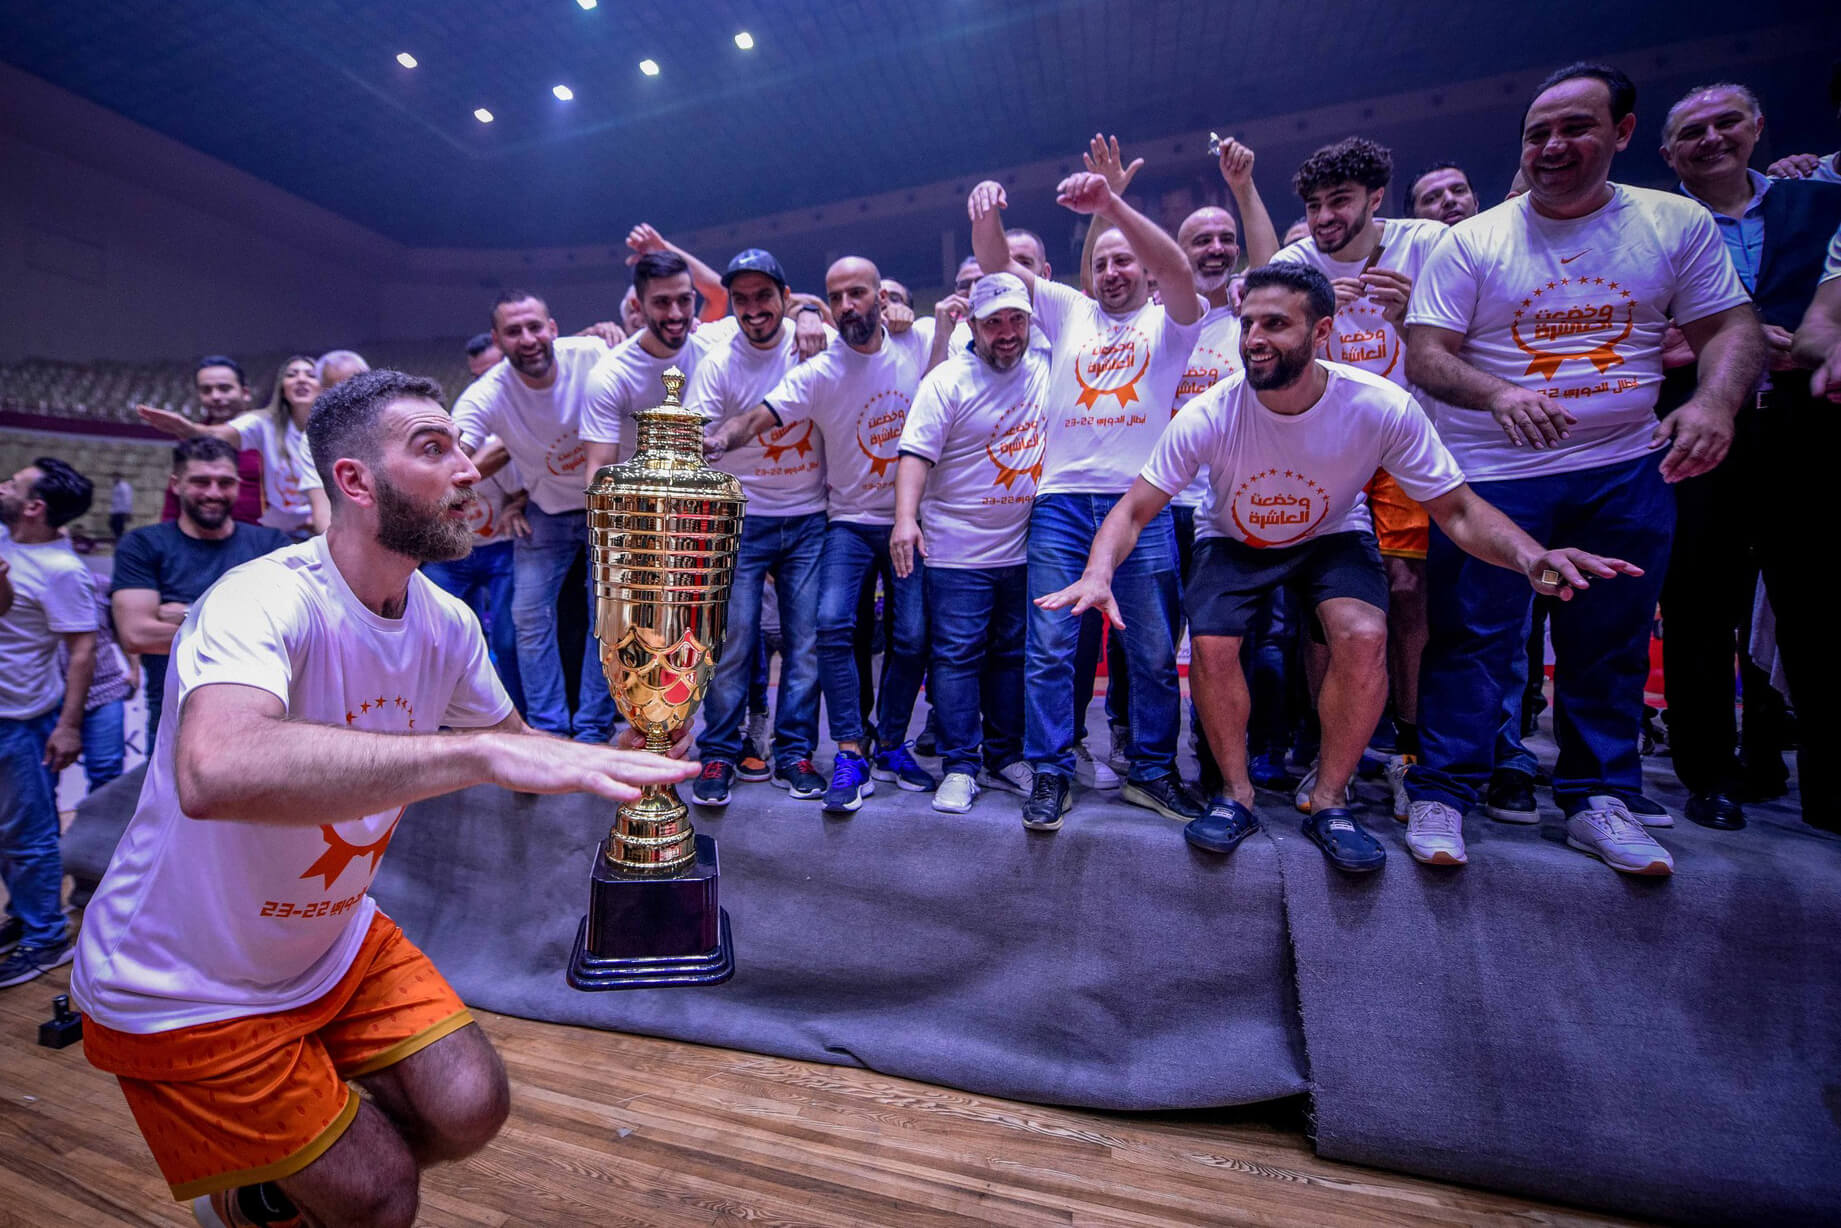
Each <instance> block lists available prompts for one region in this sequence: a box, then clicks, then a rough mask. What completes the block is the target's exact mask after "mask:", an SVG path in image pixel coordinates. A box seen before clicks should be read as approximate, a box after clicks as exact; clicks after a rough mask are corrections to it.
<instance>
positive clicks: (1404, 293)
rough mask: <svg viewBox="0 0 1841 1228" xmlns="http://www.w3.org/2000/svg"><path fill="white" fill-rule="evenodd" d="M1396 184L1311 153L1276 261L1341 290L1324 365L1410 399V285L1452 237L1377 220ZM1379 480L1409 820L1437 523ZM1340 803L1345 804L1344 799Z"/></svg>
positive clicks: (1348, 156) (1363, 157) (1326, 151)
mask: <svg viewBox="0 0 1841 1228" xmlns="http://www.w3.org/2000/svg"><path fill="white" fill-rule="evenodd" d="M1392 177H1393V154H1392V152H1391V151H1389V150H1388V149H1386V148H1384V147H1383V146H1380V145H1377V144H1375V143H1374V142H1373V141H1369V140H1364V139H1362V138H1361V137H1350V138H1348V139H1347V140H1343V141H1338V142H1336V143H1335V144H1334V145H1326V146H1325V147H1323V148H1322V149H1319V150H1318V151H1317V152H1316V153H1313V154H1312V155H1311V156H1310V157H1308V158H1306V159H1305V160H1304V162H1303V164H1302V165H1300V166H1299V167H1298V171H1297V174H1296V175H1294V176H1293V177H1292V186H1293V187H1294V188H1296V190H1297V193H1298V196H1299V198H1300V199H1302V200H1303V202H1304V216H1305V218H1306V219H1307V220H1308V221H1309V222H1310V234H1309V235H1308V236H1307V237H1305V238H1303V239H1300V240H1298V241H1297V242H1296V243H1292V244H1289V245H1288V246H1286V247H1285V248H1284V249H1283V250H1281V251H1280V252H1279V254H1278V255H1277V256H1275V257H1274V258H1273V259H1274V261H1275V262H1278V263H1284V262H1288V261H1289V262H1295V263H1298V264H1307V265H1310V266H1311V267H1312V268H1314V269H1316V270H1317V271H1318V272H1320V273H1322V274H1323V275H1324V276H1325V277H1327V278H1329V279H1330V285H1332V286H1334V287H1335V289H1336V321H1335V327H1334V328H1332V329H1331V330H1330V339H1329V343H1328V345H1327V347H1326V349H1325V350H1324V353H1323V357H1325V358H1328V359H1329V360H1331V361H1332V362H1343V363H1348V364H1349V365H1350V366H1355V367H1360V368H1361V369H1362V370H1364V371H1369V372H1372V373H1374V374H1375V375H1379V376H1380V377H1381V378H1383V379H1387V380H1391V381H1392V382H1393V383H1395V384H1397V385H1399V386H1400V387H1402V388H1406V389H1407V390H1408V391H1411V385H1409V384H1408V383H1407V380H1406V358H1405V355H1404V353H1403V352H1402V350H1403V346H1404V338H1403V335H1402V333H1401V332H1400V322H1401V320H1403V319H1404V318H1405V315H1406V304H1407V300H1408V298H1409V297H1410V296H1411V295H1412V291H1413V281H1414V279H1415V278H1417V277H1418V276H1419V270H1420V269H1421V268H1422V267H1423V266H1424V264H1425V261H1426V257H1427V256H1428V255H1430V254H1431V251H1432V248H1433V247H1434V246H1436V245H1437V243H1438V241H1439V240H1440V239H1442V238H1444V237H1445V229H1446V228H1445V226H1444V224H1443V223H1441V222H1431V221H1425V220H1422V219H1418V218H1385V219H1383V218H1378V217H1376V216H1375V211H1376V210H1378V209H1379V208H1380V207H1381V203H1382V201H1383V200H1385V199H1386V197H1387V185H1388V183H1389V181H1390V180H1391V179H1392ZM1373 478H1374V481H1373V484H1372V485H1371V486H1370V487H1369V491H1368V510H1369V514H1370V515H1372V516H1373V518H1374V532H1375V538H1376V540H1377V541H1378V543H1379V545H1380V550H1381V558H1382V561H1383V566H1385V567H1386V569H1387V587H1388V594H1389V598H1390V600H1389V602H1388V607H1387V665H1388V670H1387V672H1388V678H1389V680H1390V682H1391V685H1392V691H1393V704H1394V728H1395V730H1396V741H1395V749H1396V751H1397V752H1398V753H1396V754H1395V755H1394V756H1393V757H1392V758H1391V759H1390V760H1389V763H1388V778H1389V781H1390V782H1391V784H1392V786H1393V790H1394V799H1395V801H1394V808H1395V812H1396V813H1397V814H1405V813H1406V792H1405V784H1404V781H1405V777H1406V768H1407V765H1409V764H1411V763H1412V762H1414V761H1415V759H1416V758H1417V757H1418V754H1419V733H1418V722H1419V661H1420V658H1421V657H1422V656H1423V655H1424V653H1425V641H1426V607H1425V556H1426V534H1427V529H1428V526H1429V525H1430V523H1431V522H1430V520H1429V519H1428V518H1427V516H1426V512H1425V509H1424V508H1422V507H1420V506H1419V505H1418V504H1417V503H1415V502H1413V500H1411V499H1409V498H1407V497H1406V495H1404V494H1403V493H1401V490H1400V486H1399V483H1397V482H1395V481H1394V479H1393V477H1392V475H1390V474H1388V473H1386V472H1385V471H1382V472H1377V473H1375V474H1374V475H1373ZM1370 732H1372V731H1370ZM1314 784H1315V782H1314V781H1313V779H1312V778H1311V777H1310V776H1309V775H1306V776H1305V778H1304V781H1303V783H1302V784H1300V785H1299V786H1298V789H1297V793H1296V795H1295V796H1294V799H1293V800H1294V801H1295V803H1296V805H1297V807H1298V809H1299V810H1306V809H1307V807H1309V806H1310V805H1311V797H1312V795H1313V793H1314ZM1342 804H1344V805H1347V804H1348V802H1347V799H1346V798H1345V799H1344V801H1343V803H1342ZM1307 812H1308V811H1307Z"/></svg>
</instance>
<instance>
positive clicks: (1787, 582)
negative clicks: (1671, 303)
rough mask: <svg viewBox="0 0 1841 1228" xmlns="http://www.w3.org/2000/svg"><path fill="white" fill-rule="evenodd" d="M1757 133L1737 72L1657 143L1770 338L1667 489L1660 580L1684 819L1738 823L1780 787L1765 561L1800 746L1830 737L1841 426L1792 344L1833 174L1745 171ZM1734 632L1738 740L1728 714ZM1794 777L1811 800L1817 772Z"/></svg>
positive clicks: (1826, 223)
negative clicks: (1760, 377) (1758, 612)
mask: <svg viewBox="0 0 1841 1228" xmlns="http://www.w3.org/2000/svg"><path fill="white" fill-rule="evenodd" d="M1763 133H1764V116H1763V114H1762V113H1761V112H1760V110H1759V107H1758V99H1757V97H1756V96H1755V95H1753V93H1752V92H1751V91H1750V90H1749V89H1747V88H1745V87H1744V86H1743V85H1736V84H1731V83H1724V84H1720V85H1711V86H1698V87H1696V88H1695V89H1693V90H1690V91H1689V92H1688V93H1687V94H1686V95H1685V96H1683V97H1682V99H1681V100H1680V101H1679V102H1677V103H1676V104H1675V105H1674V106H1673V107H1670V108H1669V112H1668V116H1667V118H1666V119H1665V120H1663V123H1662V156H1663V158H1665V159H1666V160H1667V161H1668V163H1669V165H1670V166H1672V167H1674V168H1675V173H1676V174H1678V175H1679V176H1680V177H1681V191H1682V192H1683V193H1684V194H1686V195H1687V196H1690V197H1692V198H1693V199H1694V200H1696V201H1699V202H1700V203H1701V204H1703V205H1705V206H1706V207H1707V210H1708V212H1709V213H1711V214H1712V216H1713V221H1714V224H1715V225H1717V226H1718V227H1719V230H1720V237H1721V238H1723V239H1724V240H1725V241H1726V250H1727V252H1728V253H1729V254H1730V255H1731V256H1732V260H1733V265H1734V267H1735V268H1736V269H1737V271H1738V274H1739V280H1740V281H1741V282H1743V283H1744V284H1745V288H1746V290H1748V291H1749V292H1750V293H1751V296H1752V302H1753V303H1754V304H1755V305H1756V307H1757V309H1758V314H1759V318H1760V320H1761V321H1762V322H1763V326H1764V334H1765V340H1766V343H1767V344H1768V346H1769V348H1770V371H1769V372H1768V373H1767V374H1766V376H1765V380H1764V384H1763V386H1762V387H1761V388H1760V389H1759V390H1758V393H1757V395H1756V396H1755V397H1752V398H1748V399H1747V401H1746V404H1745V405H1744V406H1743V407H1742V408H1741V409H1740V410H1739V415H1738V419H1737V421H1736V423H1735V429H1734V434H1733V441H1732V450H1731V451H1730V452H1728V453H1727V454H1726V460H1725V462H1724V463H1722V464H1721V465H1720V467H1719V468H1718V469H1715V470H1714V471H1713V472H1712V473H1708V474H1703V475H1702V476H1700V477H1696V478H1689V479H1688V480H1687V481H1685V482H1680V483H1678V484H1677V485H1676V486H1675V514H1676V521H1675V543H1674V548H1673V550H1672V552H1671V555H1670V566H1669V572H1668V579H1667V580H1666V581H1664V583H1663V586H1662V618H1663V625H1664V627H1665V628H1666V630H1667V634H1666V635H1665V636H1664V637H1663V639H1662V651H1663V679H1664V682H1665V686H1666V691H1667V696H1668V719H1669V725H1668V731H1669V744H1670V747H1671V748H1672V750H1673V763H1674V767H1675V774H1676V775H1677V776H1678V777H1680V778H1681V783H1682V784H1684V785H1686V786H1687V788H1688V802H1687V807H1686V811H1687V816H1688V818H1690V819H1692V820H1694V821H1695V822H1698V823H1701V824H1704V825H1706V826H1709V827H1715V828H1724V829H1730V828H1735V827H1741V826H1743V825H1744V823H1745V812H1744V809H1743V807H1742V806H1741V799H1743V798H1744V797H1746V796H1747V795H1749V796H1750V797H1752V798H1753V799H1755V800H1763V799H1765V798H1768V797H1776V796H1779V795H1781V794H1782V793H1784V792H1785V791H1786V789H1787V787H1788V782H1787V774H1786V773H1785V771H1784V766H1783V756H1782V747H1783V744H1784V741H1785V738H1784V732H1785V731H1784V729H1783V705H1782V704H1781V702H1779V700H1778V697H1777V695H1776V694H1775V692H1773V691H1772V690H1771V685H1770V680H1769V677H1768V675H1767V674H1766V673H1765V672H1764V671H1763V670H1760V669H1758V668H1757V667H1756V666H1754V665H1752V664H1751V654H1750V652H1749V648H1750V631H1751V621H1752V620H1751V611H1752V599H1753V596H1754V594H1755V592H1756V589H1757V587H1758V577H1759V573H1760V571H1762V573H1763V576H1764V586H1765V591H1766V594H1767V595H1768V596H1769V597H1770V603H1771V611H1772V613H1773V614H1774V615H1775V618H1776V636H1777V644H1778V647H1779V648H1780V649H1781V651H1782V656H1783V663H1784V670H1785V673H1786V675H1787V677H1788V679H1789V684H1790V693H1791V696H1792V698H1793V699H1798V700H1800V702H1798V703H1797V707H1796V716H1797V721H1798V728H1799V732H1800V734H1801V737H1800V744H1801V745H1802V746H1803V747H1804V748H1808V749H1814V748H1819V747H1826V746H1832V745H1834V740H1833V736H1832V733H1831V730H1830V726H1829V724H1828V723H1827V722H1829V721H1830V720H1832V718H1831V717H1830V716H1829V713H1831V712H1832V711H1833V710H1834V709H1833V705H1832V704H1831V703H1829V702H1827V701H1826V700H1825V699H1823V698H1820V697H1821V696H1823V695H1824V694H1825V687H1826V684H1827V682H1828V681H1830V680H1833V679H1834V678H1835V676H1836V670H1835V665H1836V654H1835V651H1834V649H1833V647H1832V646H1831V644H1830V642H1829V636H1828V634H1827V633H1826V631H1825V630H1823V629H1822V628H1821V626H1820V622H1821V620H1822V619H1823V617H1824V613H1825V611H1826V607H1827V604H1828V603H1827V602H1826V600H1824V599H1823V597H1822V596H1821V595H1820V594H1819V593H1818V592H1817V589H1818V588H1825V587H1826V585H1824V584H1822V582H1821V581H1820V579H1819V576H1818V572H1819V570H1820V569H1816V568H1811V567H1810V566H1809V559H1811V558H1814V557H1817V556H1818V555H1819V554H1820V552H1821V550H1822V543H1821V542H1820V541H1819V540H1818V538H1820V537H1824V536H1826V534H1824V533H1822V531H1821V530H1819V529H1818V528H1817V527H1816V526H1817V525H1818V524H1820V523H1821V522H1822V521H1824V520H1825V519H1826V518H1827V517H1826V514H1825V512H1824V511H1823V510H1822V506H1821V505H1822V503H1823V502H1824V500H1823V498H1822V495H1823V493H1824V491H1825V485H1824V483H1823V481H1822V478H1823V476H1824V474H1825V470H1826V468H1827V461H1826V459H1825V457H1826V456H1828V455H1829V454H1830V452H1829V449H1827V448H1825V447H1824V446H1823V445H1822V443H1821V441H1822V440H1823V439H1824V438H1832V437H1833V435H1834V428H1833V426H1832V423H1833V421H1834V407H1833V406H1831V405H1828V404H1826V403H1824V402H1822V401H1820V400H1818V399H1817V398H1815V397H1814V396H1813V395H1811V393H1810V389H1809V370H1808V367H1807V366H1804V365H1803V364H1802V363H1799V362H1798V360H1797V359H1796V357H1795V355H1794V354H1793V353H1792V350H1791V345H1792V333H1793V332H1794V330H1795V329H1796V327H1797V323H1798V321H1800V320H1801V319H1802V317H1803V313H1804V311H1805V310H1806V309H1807V308H1808V306H1809V304H1810V302H1811V300H1812V299H1813V298H1814V297H1815V294H1816V288H1817V285H1818V284H1819V283H1820V281H1821V279H1822V264H1823V257H1824V256H1825V254H1826V252H1827V249H1828V241H1829V238H1830V237H1831V236H1832V235H1834V233H1835V230H1836V227H1837V226H1841V184H1835V183H1821V182H1816V181H1802V180H1786V181H1773V180H1770V179H1767V178H1765V177H1764V176H1763V175H1761V174H1759V173H1758V172H1757V171H1755V170H1752V169H1751V158H1752V153H1753V151H1754V150H1755V149H1756V148H1757V145H1758V140H1759V138H1760V137H1761V136H1762V135H1763ZM1692 375H1693V369H1692V367H1691V366H1683V367H1678V368H1675V369H1673V370H1671V371H1669V372H1668V374H1667V375H1666V376H1665V377H1664V381H1663V393H1662V397H1661V398H1660V399H1659V400H1658V402H1657V410H1658V412H1662V411H1664V410H1667V409H1671V408H1673V406H1674V405H1676V404H1679V403H1680V402H1682V401H1683V400H1686V399H1687V397H1688V396H1689V395H1691V394H1692V392H1693V383H1694V382H1693V378H1692ZM1799 474H1800V476H1799ZM1799 503H1800V506H1801V509H1802V510H1801V511H1797V510H1795V509H1796V508H1797V506H1798V505H1799ZM1766 504H1778V505H1780V506H1784V505H1786V504H1787V506H1786V510H1787V511H1788V512H1789V514H1788V515H1786V516H1783V517H1781V518H1773V519H1772V521H1771V522H1770V523H1768V524H1767V523H1764V522H1762V521H1760V520H1759V519H1758V518H1756V517H1752V516H1743V515H1741V516H1735V515H1733V514H1732V510H1733V509H1734V508H1737V507H1748V506H1764V505H1766ZM1812 517H1813V519H1812ZM1735 643H1736V644H1737V647H1738V649H1739V658H1740V663H1741V671H1742V673H1741V680H1742V682H1743V686H1744V703H1745V726H1744V734H1743V737H1742V738H1741V736H1740V733H1739V730H1738V728H1737V726H1736V724H1735V722H1734V719H1733V703H1732V656H1733V648H1734V645H1735ZM1817 753H1819V751H1818V752H1817ZM1805 762H1806V760H1805ZM1800 775H1801V779H1802V781H1803V789H1804V791H1805V792H1804V795H1803V796H1804V799H1805V807H1806V805H1807V802H1806V799H1807V797H1808V790H1809V788H1810V785H1811V783H1812V782H1813V781H1814V780H1815V779H1816V777H1815V776H1814V774H1813V773H1811V772H1808V771H1805V772H1802V773H1800ZM1807 814H1808V811H1807V809H1805V815H1807Z"/></svg>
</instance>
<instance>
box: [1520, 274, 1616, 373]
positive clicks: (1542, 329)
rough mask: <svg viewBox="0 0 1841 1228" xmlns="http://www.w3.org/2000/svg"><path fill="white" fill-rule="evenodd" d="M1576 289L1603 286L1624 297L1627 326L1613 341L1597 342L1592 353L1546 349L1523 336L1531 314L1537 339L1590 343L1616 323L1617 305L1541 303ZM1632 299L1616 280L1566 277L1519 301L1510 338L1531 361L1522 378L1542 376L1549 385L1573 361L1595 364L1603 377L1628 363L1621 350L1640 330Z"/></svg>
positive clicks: (1532, 325)
mask: <svg viewBox="0 0 1841 1228" xmlns="http://www.w3.org/2000/svg"><path fill="white" fill-rule="evenodd" d="M1575 285H1576V286H1580V287H1594V286H1604V287H1605V288H1606V289H1609V290H1614V291H1616V292H1617V293H1618V294H1620V295H1621V296H1622V297H1623V299H1624V304H1623V307H1624V319H1623V327H1622V329H1621V330H1619V332H1618V334H1617V335H1616V336H1615V337H1611V338H1609V339H1608V340H1603V341H1598V342H1595V343H1594V344H1593V345H1591V346H1590V348H1588V349H1584V350H1576V349H1543V348H1541V347H1540V346H1537V345H1534V344H1532V343H1530V342H1529V341H1528V340H1527V338H1525V337H1524V336H1522V325H1523V323H1524V317H1527V316H1529V315H1532V319H1531V320H1527V321H1526V322H1527V323H1528V324H1530V325H1531V331H1532V332H1533V334H1534V340H1535V341H1559V340H1563V339H1564V338H1567V337H1579V338H1582V339H1589V338H1590V337H1591V336H1592V335H1593V334H1601V333H1603V332H1605V331H1606V330H1608V329H1610V328H1612V327H1614V326H1615V325H1616V324H1617V304H1616V303H1615V302H1609V303H1578V304H1576V305H1574V306H1570V307H1562V306H1558V305H1555V306H1552V307H1548V306H1544V305H1542V304H1541V303H1540V299H1541V298H1542V297H1543V296H1544V295H1545V294H1546V293H1547V292H1548V291H1549V290H1559V289H1563V288H1565V287H1568V286H1575ZM1633 299H1634V296H1633V295H1632V294H1631V293H1630V291H1628V290H1625V289H1622V288H1621V287H1620V286H1619V285H1618V284H1617V283H1616V282H1614V281H1613V282H1607V281H1605V279H1604V278H1602V277H1579V278H1571V277H1562V278H1560V279H1559V280H1558V281H1550V282H1548V283H1547V284H1546V285H1545V286H1541V287H1539V288H1537V289H1536V290H1535V291H1534V292H1533V293H1532V294H1530V295H1529V296H1528V297H1527V298H1525V299H1523V300H1521V307H1520V308H1519V309H1517V310H1516V312H1515V319H1514V320H1513V321H1512V322H1511V323H1510V324H1509V336H1510V337H1511V338H1512V339H1513V340H1514V342H1515V346H1516V348H1517V349H1519V350H1520V351H1521V352H1522V353H1524V354H1527V355H1528V356H1529V357H1530V358H1531V359H1532V360H1533V361H1531V362H1530V363H1529V364H1528V369H1527V371H1526V372H1524V374H1527V375H1538V376H1540V377H1541V378H1542V379H1544V380H1548V381H1551V380H1552V379H1553V377H1554V376H1555V375H1556V374H1558V373H1559V370H1560V366H1561V364H1562V363H1565V362H1566V361H1568V360H1569V359H1575V358H1576V359H1582V360H1584V361H1586V362H1589V363H1591V364H1592V366H1594V367H1596V368H1597V369H1598V374H1600V375H1603V374H1604V373H1605V372H1606V371H1609V370H1610V369H1611V368H1612V367H1620V366H1622V365H1623V363H1624V359H1623V357H1622V356H1621V355H1620V354H1618V352H1617V347H1618V345H1619V344H1620V343H1621V342H1623V341H1624V340H1625V339H1626V338H1627V337H1629V336H1630V334H1631V332H1632V330H1633V329H1634V328H1635V327H1636V304H1635V302H1634V301H1633Z"/></svg>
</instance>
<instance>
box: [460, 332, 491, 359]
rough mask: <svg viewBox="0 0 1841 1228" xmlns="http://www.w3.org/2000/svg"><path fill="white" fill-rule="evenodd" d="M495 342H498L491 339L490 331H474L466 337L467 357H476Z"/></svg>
mask: <svg viewBox="0 0 1841 1228" xmlns="http://www.w3.org/2000/svg"><path fill="white" fill-rule="evenodd" d="M497 344H498V342H496V341H494V340H493V339H492V334H491V333H474V334H473V335H472V336H471V337H469V338H467V357H468V358H478V357H479V356H480V355H481V354H484V353H485V352H486V351H487V350H489V349H491V348H492V347H493V346H495V345H497Z"/></svg>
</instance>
